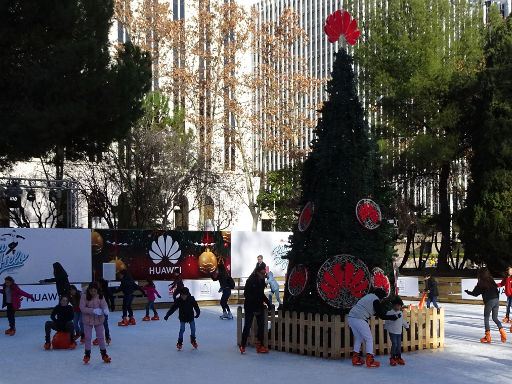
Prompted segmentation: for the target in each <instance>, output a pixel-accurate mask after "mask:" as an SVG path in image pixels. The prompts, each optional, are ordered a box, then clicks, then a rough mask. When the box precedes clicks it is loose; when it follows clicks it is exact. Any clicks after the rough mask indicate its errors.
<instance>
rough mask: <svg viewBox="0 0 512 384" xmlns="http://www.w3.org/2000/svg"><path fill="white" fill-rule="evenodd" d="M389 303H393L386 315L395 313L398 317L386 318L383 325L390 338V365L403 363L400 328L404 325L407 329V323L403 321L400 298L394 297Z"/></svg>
mask: <svg viewBox="0 0 512 384" xmlns="http://www.w3.org/2000/svg"><path fill="white" fill-rule="evenodd" d="M391 304H392V305H393V309H391V310H389V311H388V313H386V315H388V316H392V315H396V316H398V319H397V320H386V324H385V325H384V329H385V330H386V331H388V334H389V338H390V339H391V357H390V359H389V364H390V365H392V366H395V365H397V364H398V365H405V361H404V360H403V359H402V329H403V328H404V327H405V328H407V329H409V324H407V321H405V319H404V315H403V313H402V307H403V305H404V303H403V301H402V299H400V298H399V297H395V298H394V299H393V301H392V302H391Z"/></svg>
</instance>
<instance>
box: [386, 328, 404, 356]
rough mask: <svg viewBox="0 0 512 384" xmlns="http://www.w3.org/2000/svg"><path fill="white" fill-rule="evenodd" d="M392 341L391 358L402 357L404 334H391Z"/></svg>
mask: <svg viewBox="0 0 512 384" xmlns="http://www.w3.org/2000/svg"><path fill="white" fill-rule="evenodd" d="M388 335H389V338H390V340H391V356H400V355H401V354H402V334H397V333H389V332H388Z"/></svg>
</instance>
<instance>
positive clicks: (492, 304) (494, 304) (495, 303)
mask: <svg viewBox="0 0 512 384" xmlns="http://www.w3.org/2000/svg"><path fill="white" fill-rule="evenodd" d="M499 308H500V299H499V298H496V299H492V300H489V301H488V302H487V303H485V307H484V325H485V330H486V331H490V330H491V327H490V326H489V316H490V315H491V312H492V321H494V322H495V323H496V325H497V326H498V329H501V328H502V326H501V323H500V321H499V320H498V309H499Z"/></svg>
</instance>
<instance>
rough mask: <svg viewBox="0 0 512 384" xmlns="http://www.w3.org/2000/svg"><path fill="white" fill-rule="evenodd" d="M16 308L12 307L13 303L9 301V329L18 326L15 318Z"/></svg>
mask: <svg viewBox="0 0 512 384" xmlns="http://www.w3.org/2000/svg"><path fill="white" fill-rule="evenodd" d="M15 313H16V310H15V309H14V308H13V307H12V303H7V320H9V329H14V328H15V327H16V320H14V314H15Z"/></svg>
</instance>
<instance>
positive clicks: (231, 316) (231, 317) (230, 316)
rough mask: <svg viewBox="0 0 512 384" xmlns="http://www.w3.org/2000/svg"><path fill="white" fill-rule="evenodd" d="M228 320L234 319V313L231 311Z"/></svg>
mask: <svg viewBox="0 0 512 384" xmlns="http://www.w3.org/2000/svg"><path fill="white" fill-rule="evenodd" d="M228 320H233V315H232V314H231V312H228Z"/></svg>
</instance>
